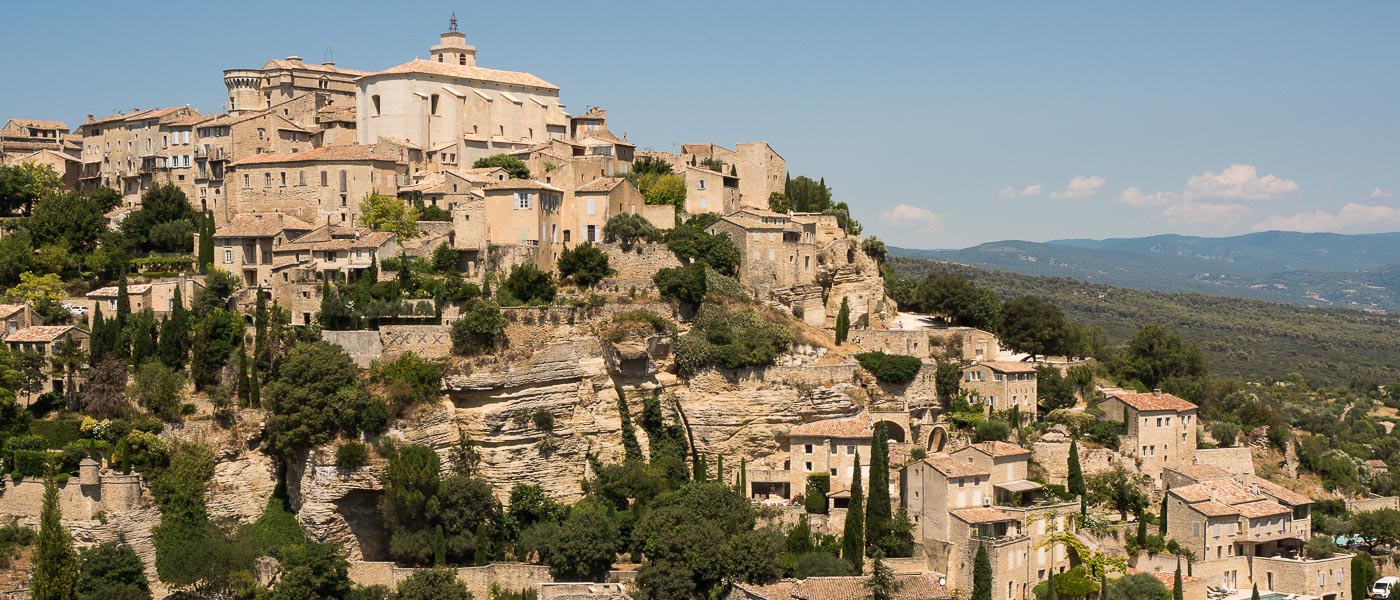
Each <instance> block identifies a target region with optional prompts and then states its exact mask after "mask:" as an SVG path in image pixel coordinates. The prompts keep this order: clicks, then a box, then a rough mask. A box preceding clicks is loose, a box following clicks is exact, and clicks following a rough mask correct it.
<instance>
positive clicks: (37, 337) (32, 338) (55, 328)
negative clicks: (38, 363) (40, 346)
mask: <svg viewBox="0 0 1400 600" xmlns="http://www.w3.org/2000/svg"><path fill="white" fill-rule="evenodd" d="M69 332H76V333H84V332H83V331H82V330H80V329H78V328H77V327H74V326H72V325H35V326H33V327H25V328H24V329H21V330H19V331H16V332H14V334H12V335H11V336H10V337H7V338H5V341H7V342H52V341H54V340H56V339H59V338H61V337H63V336H65V335H68V333H69Z"/></svg>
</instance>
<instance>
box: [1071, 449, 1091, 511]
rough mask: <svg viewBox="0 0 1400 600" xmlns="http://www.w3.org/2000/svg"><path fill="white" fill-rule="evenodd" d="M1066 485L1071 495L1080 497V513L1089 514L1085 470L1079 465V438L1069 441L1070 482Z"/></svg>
mask: <svg viewBox="0 0 1400 600" xmlns="http://www.w3.org/2000/svg"><path fill="white" fill-rule="evenodd" d="M1066 487H1067V488H1068V490H1067V491H1069V493H1070V495H1072V496H1076V497H1078V498H1079V514H1081V515H1082V514H1087V513H1088V510H1089V507H1088V503H1087V502H1085V500H1084V496H1085V491H1084V470H1083V469H1081V468H1080V467H1079V440H1070V441H1069V482H1068V485H1067V486H1066Z"/></svg>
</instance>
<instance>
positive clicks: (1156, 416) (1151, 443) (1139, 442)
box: [1099, 389, 1197, 484]
mask: <svg viewBox="0 0 1400 600" xmlns="http://www.w3.org/2000/svg"><path fill="white" fill-rule="evenodd" d="M1103 392H1104V395H1105V396H1106V398H1105V400H1104V401H1103V403H1102V404H1100V405H1099V407H1100V408H1102V409H1103V411H1104V418H1106V419H1109V420H1111V421H1117V422H1119V423H1123V424H1124V426H1125V427H1126V433H1123V434H1122V435H1121V436H1120V437H1121V438H1122V443H1121V444H1120V445H1121V447H1122V453H1123V455H1124V456H1129V457H1135V458H1136V459H1137V463H1138V470H1139V471H1141V472H1142V473H1143V474H1144V475H1149V476H1151V477H1152V478H1153V479H1154V480H1156V481H1157V482H1158V483H1159V484H1160V482H1161V477H1162V469H1163V468H1165V467H1168V466H1172V465H1176V464H1192V463H1193V462H1194V459H1195V456H1196V425H1197V422H1196V405H1195V404H1192V403H1190V402H1187V401H1185V400H1182V399H1181V398H1178V397H1176V396H1174V395H1172V394H1166V393H1163V392H1162V390H1153V391H1152V392H1151V393H1146V394H1140V393H1136V392H1129V391H1124V390H1118V389H1105V390H1103Z"/></svg>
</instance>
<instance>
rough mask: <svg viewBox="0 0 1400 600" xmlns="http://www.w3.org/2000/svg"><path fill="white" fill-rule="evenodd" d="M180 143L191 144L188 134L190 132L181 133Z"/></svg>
mask: <svg viewBox="0 0 1400 600" xmlns="http://www.w3.org/2000/svg"><path fill="white" fill-rule="evenodd" d="M180 143H181V144H188V143H190V132H188V131H181V132H180Z"/></svg>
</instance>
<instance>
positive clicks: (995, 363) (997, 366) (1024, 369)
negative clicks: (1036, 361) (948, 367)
mask: <svg viewBox="0 0 1400 600" xmlns="http://www.w3.org/2000/svg"><path fill="white" fill-rule="evenodd" d="M977 364H978V365H982V366H984V367H987V368H989V369H991V370H993V371H1000V372H1002V373H1034V372H1035V365H1033V364H1031V363H1025V362H1021V361H1019V360H988V361H983V362H980V363H977ZM974 366H976V365H974Z"/></svg>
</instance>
